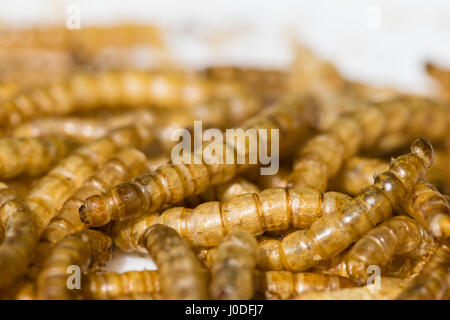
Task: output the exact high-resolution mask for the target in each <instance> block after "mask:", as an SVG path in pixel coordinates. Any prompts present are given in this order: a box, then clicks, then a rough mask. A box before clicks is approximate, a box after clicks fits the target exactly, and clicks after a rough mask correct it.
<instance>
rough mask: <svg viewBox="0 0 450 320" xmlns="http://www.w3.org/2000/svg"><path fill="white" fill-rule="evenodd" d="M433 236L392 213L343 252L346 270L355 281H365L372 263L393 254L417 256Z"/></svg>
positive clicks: (428, 247) (429, 249)
mask: <svg viewBox="0 0 450 320" xmlns="http://www.w3.org/2000/svg"><path fill="white" fill-rule="evenodd" d="M433 247H434V241H433V238H432V237H431V236H430V235H429V234H428V233H427V232H426V230H425V229H423V228H422V227H421V226H420V224H419V223H418V222H417V221H416V220H413V219H411V218H409V217H406V216H397V217H393V218H391V219H389V220H387V221H385V222H383V223H382V224H380V225H379V226H377V227H375V228H374V229H372V230H370V231H369V232H368V233H367V234H366V235H365V236H364V237H362V238H361V239H360V240H358V241H357V242H356V243H355V245H354V246H353V248H352V249H351V250H350V252H349V253H348V254H347V256H346V258H345V259H346V266H347V272H348V274H349V275H350V277H351V278H352V279H353V281H355V283H357V284H358V285H364V284H366V283H367V279H368V278H369V276H370V274H369V273H368V272H367V268H368V267H369V266H371V265H375V266H378V267H379V268H381V266H383V265H385V264H387V263H388V262H389V260H391V258H392V256H393V255H395V254H404V253H407V254H408V255H411V256H413V257H416V258H420V257H423V256H425V255H427V254H429V253H431V252H432V249H433Z"/></svg>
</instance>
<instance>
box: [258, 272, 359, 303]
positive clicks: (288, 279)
mask: <svg viewBox="0 0 450 320" xmlns="http://www.w3.org/2000/svg"><path fill="white" fill-rule="evenodd" d="M255 279H256V280H255V282H256V291H257V292H260V293H263V294H264V296H265V297H266V299H270V300H288V299H292V298H294V297H295V296H298V295H301V294H302V293H305V292H308V291H324V290H327V291H332V290H337V289H343V288H352V287H354V286H355V285H354V284H353V282H352V281H351V280H350V279H348V278H344V277H340V276H336V275H327V274H321V273H311V272H303V273H293V272H289V271H266V272H256V273H255Z"/></svg>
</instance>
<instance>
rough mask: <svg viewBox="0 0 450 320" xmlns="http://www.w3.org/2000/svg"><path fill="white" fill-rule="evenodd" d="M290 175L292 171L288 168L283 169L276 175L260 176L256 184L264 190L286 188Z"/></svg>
mask: <svg viewBox="0 0 450 320" xmlns="http://www.w3.org/2000/svg"><path fill="white" fill-rule="evenodd" d="M289 174H290V171H289V170H288V169H287V168H283V167H281V168H280V169H279V170H278V172H277V173H276V174H273V175H264V176H263V175H258V176H257V178H256V183H257V185H258V186H260V187H261V188H262V189H263V190H264V189H268V188H285V187H287V185H288V177H289Z"/></svg>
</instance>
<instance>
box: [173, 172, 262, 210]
mask: <svg viewBox="0 0 450 320" xmlns="http://www.w3.org/2000/svg"><path fill="white" fill-rule="evenodd" d="M257 192H261V190H260V189H259V188H258V187H257V186H256V185H254V184H253V183H251V182H250V181H248V180H246V179H244V178H241V177H236V178H233V179H231V180H230V181H227V182H224V183H221V184H218V185H216V186H211V187H209V188H208V189H207V190H206V191H204V192H202V193H200V194H199V195H195V196H189V197H186V198H185V199H184V200H182V201H181V202H180V203H177V206H186V207H189V208H194V207H196V206H198V205H200V204H201V203H203V202H208V201H228V200H231V199H233V198H235V197H237V196H239V195H241V194H246V193H257Z"/></svg>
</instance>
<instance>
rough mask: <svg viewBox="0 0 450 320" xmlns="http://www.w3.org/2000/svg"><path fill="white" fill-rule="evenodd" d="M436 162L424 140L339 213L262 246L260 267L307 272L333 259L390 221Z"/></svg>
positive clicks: (431, 149) (393, 161)
mask: <svg viewBox="0 0 450 320" xmlns="http://www.w3.org/2000/svg"><path fill="white" fill-rule="evenodd" d="M432 162H433V148H432V146H431V144H430V143H429V142H427V141H426V140H424V139H417V140H416V141H415V142H414V143H413V144H412V145H411V153H410V154H407V155H403V156H400V157H398V158H396V159H393V160H392V161H391V166H390V169H389V171H386V172H384V173H382V174H380V175H378V176H377V177H376V178H375V183H374V184H373V185H372V186H369V187H367V188H365V189H363V190H362V191H361V192H360V193H359V194H358V195H357V196H356V197H354V198H353V199H352V200H351V201H349V202H347V203H346V204H344V206H343V208H342V209H341V210H340V211H339V212H338V214H333V215H327V216H324V217H322V218H320V219H318V220H317V221H315V222H314V223H313V224H312V225H311V227H310V228H309V229H308V230H299V231H295V232H293V233H290V234H289V235H287V236H286V237H284V238H283V239H282V240H280V241H277V240H272V241H270V242H268V243H265V244H264V246H263V245H261V244H260V245H259V249H258V251H259V253H258V254H259V256H262V257H265V261H264V263H262V262H261V261H260V260H259V261H258V265H259V267H260V268H262V269H263V270H280V269H279V268H280V267H281V270H283V269H286V270H291V271H304V270H307V269H309V268H311V267H313V266H315V265H317V264H318V263H319V262H320V261H323V260H326V259H329V258H331V257H332V256H334V255H336V254H338V253H339V252H341V251H343V250H344V249H345V248H347V247H348V246H349V245H350V244H351V243H353V242H355V241H356V240H358V239H359V238H361V237H362V236H363V235H364V234H366V233H367V232H368V231H369V230H370V229H372V228H373V227H374V226H375V225H376V224H378V223H379V222H382V221H383V220H386V219H387V218H389V216H390V215H391V213H392V210H393V209H398V210H401V204H402V203H403V200H404V198H405V196H406V192H407V190H409V189H410V188H411V187H413V185H414V184H415V183H416V182H417V181H418V180H419V179H420V178H421V177H422V176H423V174H424V172H425V169H426V168H428V167H430V166H431V164H432Z"/></svg>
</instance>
